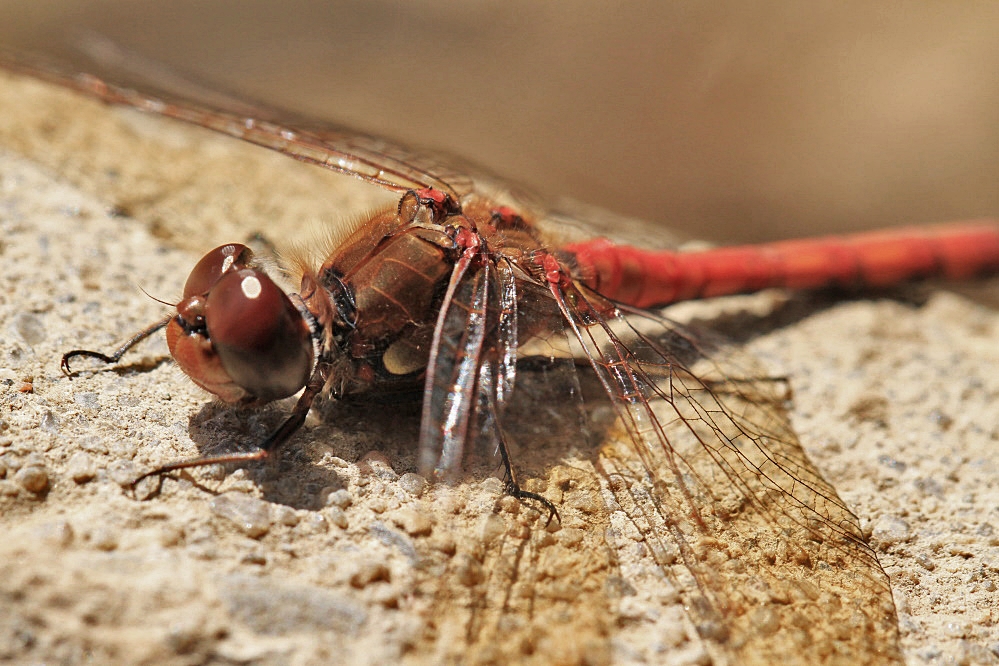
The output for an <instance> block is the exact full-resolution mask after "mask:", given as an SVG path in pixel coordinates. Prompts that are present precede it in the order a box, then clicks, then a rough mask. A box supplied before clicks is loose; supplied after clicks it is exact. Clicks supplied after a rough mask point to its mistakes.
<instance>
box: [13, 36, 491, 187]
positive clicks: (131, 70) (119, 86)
mask: <svg viewBox="0 0 999 666" xmlns="http://www.w3.org/2000/svg"><path fill="white" fill-rule="evenodd" d="M137 59H138V56H135V55H134V54H131V53H126V52H121V53H117V54H116V53H114V52H113V50H112V53H111V54H110V55H109V54H105V57H102V58H101V59H100V60H99V61H95V60H94V59H90V58H85V57H83V55H80V54H77V55H70V56H55V55H52V54H44V55H43V54H21V53H19V54H13V53H9V52H4V51H0V66H2V67H4V68H6V69H9V70H12V71H16V72H20V73H23V74H28V75H31V76H34V77H36V78H39V79H42V80H45V81H49V82H51V83H55V84H57V85H60V86H63V87H66V88H71V89H74V90H78V91H80V92H83V93H86V94H88V95H91V96H93V97H96V98H97V99H100V100H102V101H104V102H107V103H109V104H117V105H121V106H128V107H132V108H135V109H139V110H141V111H145V112H148V113H153V114H157V115H161V116H166V117H169V118H174V119H176V120H180V121H183V122H187V123H191V124H194V125H200V126H202V127H206V128H208V129H211V130H214V131H216V132H220V133H222V134H226V135H229V136H232V137H235V138H237V139H242V140H244V141H248V142H250V143H253V144H256V145H259V146H262V147H264V148H269V149H271V150H275V151H278V152H280V153H284V154H286V155H288V156H290V157H293V158H295V159H297V160H299V161H302V162H308V163H312V164H316V165H318V166H321V167H324V168H326V169H331V170H333V171H337V172H339V173H343V174H346V175H349V176H354V177H356V178H360V179H361V180H365V181H367V182H370V183H373V184H375V185H378V186H380V187H383V188H385V189H387V190H390V191H406V190H410V189H421V188H434V189H437V190H441V191H443V192H446V193H448V194H450V195H452V197H454V198H456V199H460V197H462V196H463V195H465V194H467V193H468V192H470V191H471V189H472V187H473V185H472V181H471V179H470V178H468V177H467V176H464V175H462V172H461V170H460V169H455V168H451V167H448V166H447V164H446V162H447V161H446V160H443V159H440V158H434V157H428V156H425V155H422V154H420V155H417V154H416V153H415V152H413V151H410V150H408V149H407V148H405V147H403V146H401V145H399V144H395V143H393V142H390V141H387V140H384V139H379V138H375V137H371V136H367V135H364V134H362V133H359V132H356V131H353V130H349V129H347V128H343V127H340V126H338V125H336V124H333V123H329V122H324V121H317V120H313V119H308V118H304V117H302V116H301V115H300V114H295V113H291V112H288V111H286V110H282V109H278V108H273V107H268V106H266V105H263V104H257V103H251V102H245V101H242V100H240V99H238V98H237V97H235V96H233V95H228V94H225V93H220V92H219V91H218V90H217V89H215V88H208V87H206V86H202V85H200V84H197V83H192V82H191V81H190V80H189V79H188V78H186V77H183V76H181V75H178V74H177V73H176V72H172V71H170V70H169V68H166V67H162V66H158V65H157V64H156V63H153V64H151V65H146V66H144V67H141V68H139V67H136V66H135V61H136V60H137ZM137 70H138V71H137ZM153 70H155V73H154V71H153ZM153 76H155V79H153V78H152V77H153Z"/></svg>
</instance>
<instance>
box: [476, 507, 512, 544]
mask: <svg viewBox="0 0 999 666" xmlns="http://www.w3.org/2000/svg"><path fill="white" fill-rule="evenodd" d="M505 532H506V521H505V520H503V517H502V516H500V515H499V514H496V513H490V514H488V515H487V516H486V517H485V518H484V519H483V521H482V528H481V537H482V541H483V543H485V544H490V543H492V542H493V541H495V540H496V539H498V538H499V537H500V536H502V535H503V534H504V533H505Z"/></svg>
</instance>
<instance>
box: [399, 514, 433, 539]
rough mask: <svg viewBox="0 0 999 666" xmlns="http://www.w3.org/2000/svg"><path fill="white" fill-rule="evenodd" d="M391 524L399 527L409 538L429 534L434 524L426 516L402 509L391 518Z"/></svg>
mask: <svg viewBox="0 0 999 666" xmlns="http://www.w3.org/2000/svg"><path fill="white" fill-rule="evenodd" d="M392 522H393V523H395V524H396V525H398V526H399V527H401V528H402V529H403V530H404V531H405V532H406V534H408V535H410V536H424V535H427V534H430V532H431V530H433V527H434V523H433V521H432V520H431V519H430V517H429V516H428V515H426V514H425V513H421V512H419V511H416V510H414V509H402V510H400V511H397V512H396V513H395V514H394V515H393V516H392Z"/></svg>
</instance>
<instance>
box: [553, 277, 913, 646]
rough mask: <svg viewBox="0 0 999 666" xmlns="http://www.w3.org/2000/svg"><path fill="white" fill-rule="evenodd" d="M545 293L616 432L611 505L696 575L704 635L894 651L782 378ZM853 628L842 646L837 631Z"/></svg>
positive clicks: (594, 297)
mask: <svg viewBox="0 0 999 666" xmlns="http://www.w3.org/2000/svg"><path fill="white" fill-rule="evenodd" d="M552 293H553V294H554V295H555V298H556V301H558V303H559V305H560V309H561V310H562V314H563V316H564V318H565V321H566V322H567V326H568V328H569V329H571V331H572V335H573V337H574V338H575V340H576V341H577V342H578V344H579V345H580V346H581V348H582V353H583V354H584V355H585V357H586V358H587V359H588V360H589V363H590V365H591V367H592V368H593V370H594V372H595V373H596V376H597V378H598V380H599V382H600V384H601V386H602V389H603V392H604V393H606V395H607V396H608V397H609V398H610V400H611V403H612V405H613V407H614V409H615V411H616V413H617V417H618V419H617V424H618V425H617V427H618V428H619V429H620V430H623V432H621V433H620V434H619V435H617V436H612V437H609V438H608V440H607V441H608V443H607V444H606V445H605V446H604V447H603V449H602V451H601V454H600V456H599V467H600V469H601V473H602V474H603V476H604V477H605V480H606V483H607V486H608V488H609V490H610V492H611V493H612V494H613V496H614V498H615V504H616V509H617V510H620V511H622V512H623V513H624V514H625V515H626V516H627V520H628V522H630V523H631V524H632V525H633V526H634V527H635V528H636V529H638V531H640V532H641V533H642V535H643V536H644V538H645V541H646V544H647V546H648V547H649V548H650V550H651V552H652V556H653V557H654V559H655V560H656V561H657V562H658V564H659V566H661V567H662V568H663V569H664V570H666V571H667V572H670V571H674V575H676V576H679V574H676V573H675V571H676V570H677V567H679V568H680V569H682V570H683V571H687V572H689V574H690V575H692V577H693V580H694V585H693V587H692V588H691V589H690V593H691V596H690V598H689V599H688V601H687V604H686V605H687V607H688V609H689V611H690V613H691V617H692V619H693V620H694V623H695V625H696V626H697V628H698V631H699V633H700V634H701V635H702V637H704V638H705V639H707V640H708V641H709V642H713V643H715V644H716V645H720V646H722V648H723V649H725V650H728V651H731V652H735V653H737V654H738V655H739V661H744V660H745V659H747V658H749V656H750V655H755V656H756V657H759V656H760V655H769V657H772V658H773V659H775V660H776V659H779V658H780V655H781V654H791V652H788V650H789V649H790V648H794V649H796V650H798V651H801V650H811V651H813V652H811V653H809V654H813V655H814V656H816V658H817V659H818V658H819V657H821V656H822V655H824V654H825V652H824V651H829V650H833V651H835V652H838V653H841V654H843V655H847V656H850V657H852V658H854V659H855V660H857V661H866V659H865V657H868V658H869V657H871V656H872V655H873V654H877V655H879V656H880V657H882V658H883V657H884V655H891V654H896V655H897V654H898V652H897V651H898V635H897V621H896V618H895V611H894V605H893V602H892V597H891V591H890V588H889V585H888V579H887V576H886V575H885V574H884V572H883V571H882V570H881V568H880V565H879V564H878V562H877V558H876V557H875V555H874V553H873V551H871V549H870V548H869V547H868V546H867V545H866V542H865V540H864V537H863V534H862V532H861V530H860V526H859V523H858V520H857V518H856V517H855V516H854V515H853V514H852V513H851V512H850V510H849V509H848V508H847V506H846V505H845V504H844V503H843V501H842V500H841V499H840V498H839V496H838V495H837V494H836V491H835V490H834V489H833V488H832V486H831V485H829V484H828V483H827V482H826V481H825V480H824V479H823V478H822V476H821V474H820V473H819V472H818V471H817V470H816V469H815V467H814V466H813V465H812V463H811V462H810V461H809V460H808V458H807V457H806V456H805V454H804V451H803V450H802V449H801V446H800V444H799V442H798V440H797V438H796V436H795V435H794V432H793V431H792V429H791V427H790V424H789V423H788V420H787V418H786V415H785V414H784V403H785V402H786V400H787V398H788V391H787V387H786V384H785V383H784V382H783V381H782V380H779V379H773V378H768V377H767V376H766V375H765V374H764V373H763V372H761V371H760V370H759V369H757V367H756V365H755V364H754V363H753V362H752V361H751V360H748V359H747V358H745V357H744V356H742V355H741V354H739V353H738V352H737V351H736V350H735V349H734V348H732V347H731V346H729V345H725V344H724V343H723V342H721V341H718V340H715V339H714V338H712V337H711V336H710V335H702V334H701V333H700V332H698V333H697V335H693V334H691V333H690V332H689V331H687V330H685V329H684V328H682V327H680V326H679V325H677V324H675V323H674V322H671V321H669V320H668V319H666V318H664V317H661V316H659V315H656V314H654V313H650V312H645V311H640V310H629V309H624V308H622V307H621V306H618V305H616V304H614V303H612V302H610V301H608V300H607V299H605V298H603V297H602V296H600V295H598V294H595V293H593V292H590V291H587V290H585V289H584V288H583V287H577V286H576V285H569V286H568V287H566V288H565V291H563V290H562V289H560V288H559V287H553V288H552ZM681 587H685V586H683V585H681ZM686 587H688V588H689V586H686ZM830 616H834V618H833V619H830ZM768 623H769V624H768ZM762 624H768V626H771V627H773V628H774V631H772V632H768V631H761V629H760V626H761V625H762ZM847 626H852V627H854V629H853V630H852V633H851V634H850V636H849V637H846V638H844V636H842V635H839V632H840V630H838V629H833V628H835V627H847ZM776 629H782V630H783V631H781V632H779V633H776ZM832 634H836V635H832ZM778 637H780V638H781V639H783V640H790V641H801V643H802V644H801V645H784V644H778V643H779V641H778V640H777V639H778Z"/></svg>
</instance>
